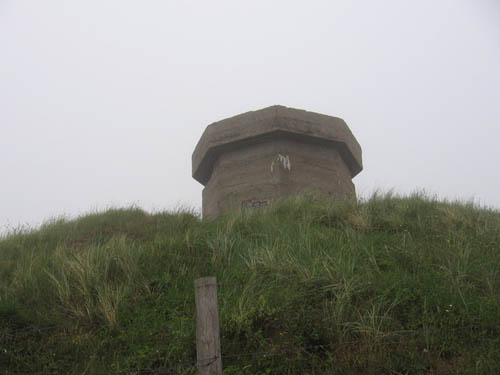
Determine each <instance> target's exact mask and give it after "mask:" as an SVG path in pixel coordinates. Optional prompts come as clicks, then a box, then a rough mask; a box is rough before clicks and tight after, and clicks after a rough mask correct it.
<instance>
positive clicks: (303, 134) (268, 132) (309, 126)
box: [192, 106, 363, 185]
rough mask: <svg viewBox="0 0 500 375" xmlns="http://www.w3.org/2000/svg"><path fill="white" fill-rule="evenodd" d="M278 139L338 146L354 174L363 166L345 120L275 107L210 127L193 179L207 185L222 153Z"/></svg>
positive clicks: (200, 143) (195, 155) (195, 161)
mask: <svg viewBox="0 0 500 375" xmlns="http://www.w3.org/2000/svg"><path fill="white" fill-rule="evenodd" d="M276 138H279V139H293V140H295V141H297V142H304V143H313V144H321V145H326V146H331V147H335V148H337V149H338V150H339V152H340V155H341V157H342V158H343V160H344V162H345V163H346V165H347V166H348V168H349V170H350V172H351V177H354V176H356V175H357V174H358V173H359V172H361V170H362V169H363V164H362V155H361V147H360V145H359V143H358V141H357V140H356V138H354V136H353V135H352V133H351V131H350V130H349V128H348V126H347V125H346V123H345V122H344V120H342V119H340V118H337V117H332V116H327V115H322V114H319V113H315V112H307V111H303V110H300V109H294V108H288V107H283V106H272V107H267V108H264V109H261V110H258V111H252V112H246V113H243V114H241V115H238V116H234V117H230V118H227V119H224V120H221V121H218V122H215V123H213V124H211V125H209V126H207V128H206V129H205V131H204V132H203V135H202V136H201V138H200V140H199V141H198V144H197V145H196V148H195V150H194V152H193V155H192V174H193V178H194V179H195V180H197V181H198V182H200V183H201V184H203V185H206V184H207V182H208V180H209V179H210V176H211V174H212V169H213V165H214V163H215V161H216V160H217V157H218V156H219V155H220V154H222V153H224V152H228V151H231V150H235V149H239V148H241V147H244V146H247V145H251V144H255V143H260V142H266V141H269V140H272V139H276Z"/></svg>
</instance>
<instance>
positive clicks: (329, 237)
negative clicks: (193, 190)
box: [0, 195, 500, 374]
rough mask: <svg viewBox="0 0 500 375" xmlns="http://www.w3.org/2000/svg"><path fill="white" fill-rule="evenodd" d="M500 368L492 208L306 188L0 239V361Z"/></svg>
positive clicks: (246, 368)
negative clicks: (212, 339) (202, 326)
mask: <svg viewBox="0 0 500 375" xmlns="http://www.w3.org/2000/svg"><path fill="white" fill-rule="evenodd" d="M211 275H213V276H217V279H218V289H219V310H220V316H221V342H222V352H223V366H224V374H500V212H498V211H493V210H487V209H481V208H478V207H476V206H474V205H473V204H461V203H447V202H440V201H437V200H435V199H432V198H428V197H425V196H422V195H414V196H411V197H406V198H402V197H393V196H390V195H385V196H380V195H379V196H377V195H375V196H373V197H372V198H371V199H369V200H367V201H363V202H355V201H349V202H336V203H335V202H333V203H332V202H325V201H321V200H318V199H315V198H312V197H300V198H294V199H290V200H286V201H282V202H280V203H278V204H276V205H275V206H273V207H271V208H269V209H267V210H263V211H252V212H243V213H237V214H232V215H228V216H225V217H220V218H218V219H216V220H214V221H202V220H200V218H199V217H198V216H196V215H193V214H192V213H189V212H178V213H158V214H147V213H144V212H143V211H141V210H139V209H119V210H109V211H107V212H104V213H97V214H91V215H88V216H85V217H81V218H79V219H76V220H68V221H66V220H60V221H55V222H51V223H49V224H46V225H44V226H42V227H41V228H40V229H39V230H34V231H31V232H24V233H11V234H9V235H7V236H4V238H2V239H1V240H0V374H11V373H38V374H46V373H47V374H98V373H102V374H118V373H121V374H147V373H152V374H195V373H196V367H195V366H193V364H194V362H195V359H196V350H195V319H194V315H195V311H194V305H195V304H194V286H193V281H194V279H196V278H199V277H203V276H211Z"/></svg>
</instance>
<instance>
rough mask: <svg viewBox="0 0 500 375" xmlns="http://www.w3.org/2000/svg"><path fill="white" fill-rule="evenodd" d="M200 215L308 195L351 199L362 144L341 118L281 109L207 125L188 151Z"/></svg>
mask: <svg viewBox="0 0 500 375" xmlns="http://www.w3.org/2000/svg"><path fill="white" fill-rule="evenodd" d="M192 162H193V177H194V178H195V179H196V180H198V181H199V182H200V183H202V184H203V185H205V189H204V190H203V216H204V217H214V216H217V215H218V214H220V213H222V212H225V211H228V210H232V209H239V208H241V207H260V206H265V205H267V204H269V203H270V202H271V201H272V200H274V199H276V198H280V197H284V196H287V195H290V194H295V193H299V192H305V191H314V192H318V193H320V194H324V195H327V196H331V197H345V196H349V195H354V194H355V189H354V185H353V183H352V181H351V179H352V177H354V176H355V175H356V174H358V173H359V172H360V171H361V170H362V168H363V167H362V158H361V147H360V146H359V144H358V142H357V141H356V139H355V138H354V136H353V135H352V133H351V131H350V130H349V128H348V127H347V125H346V124H345V122H344V121H343V120H342V119H339V118H336V117H330V116H326V115H321V114H318V113H313V112H306V111H302V110H298V109H293V108H287V107H282V106H273V107H268V108H265V109H262V110H260V111H253V112H248V113H244V114H241V115H238V116H235V117H231V118H228V119H225V120H222V121H219V122H216V123H214V124H211V125H209V126H208V127H207V128H206V130H205V132H204V133H203V135H202V137H201V138H200V140H199V142H198V145H197V146H196V148H195V150H194V152H193V158H192Z"/></svg>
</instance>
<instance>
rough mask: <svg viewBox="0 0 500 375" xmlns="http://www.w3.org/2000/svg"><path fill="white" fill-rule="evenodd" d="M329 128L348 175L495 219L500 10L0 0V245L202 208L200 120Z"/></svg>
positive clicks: (428, 4) (400, 4)
mask: <svg viewBox="0 0 500 375" xmlns="http://www.w3.org/2000/svg"><path fill="white" fill-rule="evenodd" d="M274 104H281V105H285V106H290V107H295V108H300V109H305V110H308V111H314V112H319V113H324V114H327V115H332V116H337V117H341V118H343V119H344V120H345V121H346V122H347V124H348V125H349V127H350V129H351V130H352V132H353V134H354V135H355V137H356V138H357V139H358V141H359V143H360V144H361V147H362V149H363V162H364V170H363V171H362V172H361V173H360V174H359V175H358V176H357V177H356V178H355V179H354V183H355V185H356V189H357V192H358V194H359V195H360V196H367V195H369V194H371V193H372V192H373V191H374V190H375V189H381V190H383V191H386V190H388V189H394V191H395V192H398V193H401V194H407V193H411V192H413V191H415V190H421V189H425V190H426V191H428V192H429V193H430V194H436V195H437V196H438V197H440V198H446V199H450V200H454V199H460V200H465V201H468V200H474V201H475V202H476V203H478V204H481V205H487V206H493V207H496V208H500V204H499V191H500V172H499V164H500V152H499V150H498V145H499V143H500V128H499V127H500V1H497V0H469V1H465V0H464V1H462V0H448V1H446V0H425V1H401V0H394V1H389V0H388V1H382V0H381V1H352V0H346V1H333V0H330V1H291V0H286V1H276V0H273V1H269V0H267V1H260V0H259V1H255V0H254V1H234V0H233V1H214V0H212V1H201V0H200V1H180V0H179V1H138V0H137V1H124V0H105V1H102V0H100V1H97V0H85V1H83V0H81V1H77V0H75V1H65V0H58V1H57V0H46V1H37V0H31V1H29V0H0V233H1V232H2V231H4V232H5V231H6V230H9V229H12V228H15V227H18V226H19V225H30V226H36V225H38V224H39V223H40V222H41V221H43V220H47V219H50V218H54V217H60V216H66V217H75V216H77V215H80V214H83V213H85V212H89V211H95V210H102V209H105V208H107V207H111V206H114V207H121V206H127V205H130V204H135V205H137V206H140V207H142V208H144V209H146V210H163V209H174V208H176V207H179V206H188V207H192V208H195V209H199V207H200V206H201V190H202V186H201V185H200V184H199V183H197V182H196V181H195V180H193V179H192V177H191V153H192V151H193V149H194V147H195V145H196V143H197V141H198V139H199V137H200V136H201V134H202V132H203V130H204V129H205V127H206V126H207V125H209V124H210V123H212V122H214V121H218V120H221V119H223V118H226V117H229V116H234V115H237V114H239V113H242V112H246V111H249V110H257V109H261V108H264V107H267V106H270V105H274Z"/></svg>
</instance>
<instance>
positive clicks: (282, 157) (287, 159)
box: [278, 154, 292, 170]
mask: <svg viewBox="0 0 500 375" xmlns="http://www.w3.org/2000/svg"><path fill="white" fill-rule="evenodd" d="M278 160H279V161H280V162H281V164H283V168H285V169H287V170H291V169H292V163H290V157H289V156H288V155H281V154H278Z"/></svg>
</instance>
